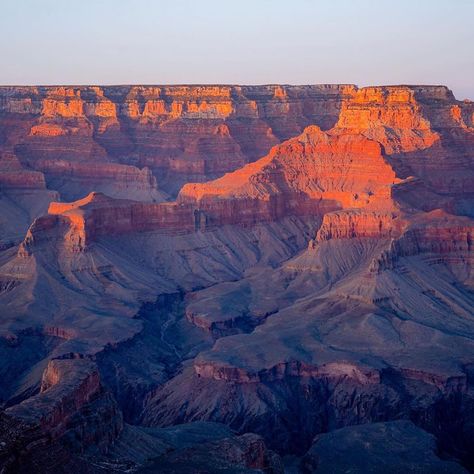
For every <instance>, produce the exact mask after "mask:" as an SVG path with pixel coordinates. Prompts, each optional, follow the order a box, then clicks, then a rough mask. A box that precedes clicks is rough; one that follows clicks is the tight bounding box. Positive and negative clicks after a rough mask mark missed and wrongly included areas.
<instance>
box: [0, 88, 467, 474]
mask: <svg viewBox="0 0 474 474" xmlns="http://www.w3.org/2000/svg"><path fill="white" fill-rule="evenodd" d="M473 238H474V102H471V101H468V100H465V101H459V100H457V99H456V98H455V97H454V95H453V93H452V92H451V91H450V90H449V89H448V88H447V87H445V86H438V85H433V86H429V85H426V86H425V85H413V86H410V85H398V86H375V87H363V88H359V87H357V86H355V85H350V84H345V85H311V86H290V85H266V86H237V85H235V86H219V85H215V86H210V85H202V86H199V85H195V86H100V87H99V86H38V87H33V86H32V87H23V86H18V87H15V86H3V87H0V376H1V378H2V384H1V385H0V473H5V474H6V473H10V472H11V473H13V472H25V473H26V472H38V473H49V472H71V469H74V470H75V471H76V472H83V473H101V472H143V473H145V472H163V473H168V472H169V473H175V472H216V473H217V472H239V473H240V472H242V473H244V472H249V473H250V472H265V473H268V474H272V473H275V474H276V473H278V474H279V473H283V472H290V473H311V472H315V473H320V472H321V473H323V472H329V469H332V471H331V472H337V473H339V472H341V473H342V472H347V469H349V468H351V469H352V471H351V472H360V473H363V472H364V473H365V472H381V471H384V472H385V471H386V472H394V473H395V472H401V470H403V471H406V472H426V473H428V472H430V473H431V472H440V473H441V472H446V473H447V472H459V473H461V472H474V457H473V455H472V453H473V452H474V428H473V427H474V270H473V264H474V247H473ZM368 458H370V460H371V465H370V466H369V467H370V468H373V469H375V470H373V471H370V470H368V469H369V467H368V465H367V459H368ZM349 461H350V462H349ZM348 462H349V465H348V464H347V463H348Z"/></svg>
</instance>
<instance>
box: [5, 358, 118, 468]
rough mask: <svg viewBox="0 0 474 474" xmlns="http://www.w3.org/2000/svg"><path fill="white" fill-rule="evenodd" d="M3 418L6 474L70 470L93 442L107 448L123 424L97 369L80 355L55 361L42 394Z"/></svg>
mask: <svg viewBox="0 0 474 474" xmlns="http://www.w3.org/2000/svg"><path fill="white" fill-rule="evenodd" d="M0 416H1V422H0V423H1V437H2V443H1V448H0V449H1V451H0V460H1V463H2V464H1V467H2V469H3V470H4V472H31V471H35V472H51V471H53V470H55V471H56V472H66V471H67V469H68V466H69V468H72V466H73V464H74V462H75V461H74V457H76V458H78V457H79V456H80V455H81V454H82V453H83V452H84V451H85V450H86V449H87V448H88V447H89V446H94V447H95V449H97V450H98V451H99V452H100V451H101V452H106V451H107V449H108V448H109V446H110V445H111V443H112V442H113V441H114V440H115V439H116V438H117V437H118V435H119V434H120V432H121V430H122V428H123V424H122V418H121V414H120V412H119V411H118V408H117V405H116V403H115V401H114V400H113V399H112V398H111V396H110V395H109V394H107V392H105V391H104V389H103V387H102V386H101V384H100V378H99V374H98V372H97V368H96V367H94V364H93V363H92V362H90V361H86V360H81V359H76V360H52V361H51V362H50V363H49V365H48V367H47V368H46V370H45V371H44V374H43V380H42V384H41V389H40V393H39V394H38V395H35V396H33V397H31V398H28V399H27V400H25V401H24V402H22V403H20V404H18V405H14V406H13V407H11V408H8V409H7V410H5V412H3V413H1V414H0ZM76 462H77V461H76ZM80 465H81V463H80V462H79V465H78V466H77V467H79V468H80Z"/></svg>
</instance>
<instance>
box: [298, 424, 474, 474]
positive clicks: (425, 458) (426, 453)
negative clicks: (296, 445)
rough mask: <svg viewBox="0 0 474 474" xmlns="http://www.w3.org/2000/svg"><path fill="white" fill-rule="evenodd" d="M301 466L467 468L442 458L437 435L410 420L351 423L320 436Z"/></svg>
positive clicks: (392, 471) (392, 470) (338, 472)
mask: <svg viewBox="0 0 474 474" xmlns="http://www.w3.org/2000/svg"><path fill="white" fill-rule="evenodd" d="M301 467H302V471H303V472H304V473H305V474H310V473H323V472H332V473H334V474H342V473H345V472H348V471H349V472H353V473H354V474H356V473H357V474H362V473H364V474H365V473H374V474H375V473H378V472H386V473H387V474H398V473H400V472H407V473H410V472H412V473H420V474H422V473H423V474H429V473H435V472H436V473H439V474H441V473H445V474H448V473H453V474H454V473H459V474H461V473H467V472H468V471H467V470H465V469H464V468H462V467H461V466H460V465H459V464H457V463H454V462H449V461H445V460H442V459H440V458H439V457H438V456H437V446H436V440H435V438H434V437H433V436H432V435H429V434H428V433H426V432H424V431H423V430H420V429H419V428H417V427H416V426H415V425H414V424H413V423H411V422H409V421H393V422H388V423H374V424H368V425H360V426H351V427H348V428H342V429H340V430H335V431H332V432H331V433H326V434H323V435H320V436H317V437H316V439H315V440H314V444H313V445H312V447H311V448H310V450H309V451H308V453H307V454H306V455H305V456H304V458H303V461H302V466H301Z"/></svg>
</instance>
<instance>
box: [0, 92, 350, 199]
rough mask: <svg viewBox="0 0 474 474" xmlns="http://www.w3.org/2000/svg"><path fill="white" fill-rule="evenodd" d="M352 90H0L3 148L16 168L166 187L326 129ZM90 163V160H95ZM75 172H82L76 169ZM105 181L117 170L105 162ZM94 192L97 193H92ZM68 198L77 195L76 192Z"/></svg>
mask: <svg viewBox="0 0 474 474" xmlns="http://www.w3.org/2000/svg"><path fill="white" fill-rule="evenodd" d="M353 90H354V86H255V87H252V86H250V87H245V86H163V87H153V86H149V87H148V86H129V87H126V86H117V87H3V88H0V123H1V126H2V130H3V131H4V132H3V143H4V147H7V148H8V149H9V150H11V151H12V152H14V153H16V154H17V155H18V156H19V157H20V159H21V161H22V163H24V165H25V166H28V167H31V168H33V169H43V170H44V171H45V173H46V176H47V179H48V180H50V179H53V178H54V176H55V175H57V174H60V173H61V172H62V171H63V169H64V165H62V166H61V165H59V166H58V167H57V166H56V163H57V159H58V156H61V160H66V161H73V162H74V165H73V166H74V168H70V169H69V173H70V175H71V177H75V176H76V173H77V174H79V176H80V175H81V172H82V173H84V172H86V170H87V169H88V165H89V164H90V163H91V162H92V163H97V162H98V163H102V162H112V163H116V164H117V166H118V165H120V164H128V165H133V166H136V167H138V168H139V169H142V168H143V167H145V166H146V167H148V168H150V169H151V170H152V171H153V172H154V173H155V175H156V176H159V177H160V183H159V184H160V186H161V185H162V186H164V188H165V189H166V190H167V191H171V192H172V193H174V192H176V191H177V189H179V185H180V184H181V183H184V182H186V181H190V180H199V181H203V180H205V179H209V178H212V177H216V176H218V175H222V174H223V173H225V172H228V171H233V170H235V169H237V168H239V167H241V166H243V165H244V164H245V163H248V162H249V161H253V160H255V159H256V158H258V157H260V156H262V155H264V154H265V153H266V152H267V151H268V150H269V148H270V147H271V146H272V145H275V144H276V143H279V142H280V141H281V140H284V139H287V138H289V137H291V136H294V135H296V134H298V133H299V132H301V130H302V129H303V127H304V126H306V125H309V124H312V123H316V124H318V125H321V126H322V127H324V128H330V127H331V126H332V125H333V124H334V123H335V122H336V120H337V117H338V113H339V108H340V106H341V102H342V100H343V98H344V97H345V96H346V95H348V94H350V93H351V92H352V91H353ZM96 166H98V165H96ZM83 170H84V171H83ZM107 174H108V177H109V179H116V176H117V175H120V172H119V169H117V170H115V169H114V168H113V167H111V168H109V169H108V171H107ZM95 190H99V191H100V190H101V189H97V188H96V189H95ZM69 197H72V198H77V197H80V196H78V195H77V194H76V195H71V196H69Z"/></svg>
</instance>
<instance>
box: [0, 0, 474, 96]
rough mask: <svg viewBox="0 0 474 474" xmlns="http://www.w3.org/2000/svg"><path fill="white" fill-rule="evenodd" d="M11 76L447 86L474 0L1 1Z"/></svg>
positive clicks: (458, 83)
mask: <svg viewBox="0 0 474 474" xmlns="http://www.w3.org/2000/svg"><path fill="white" fill-rule="evenodd" d="M0 6H1V10H0V12H1V15H0V58H1V68H0V83H1V84H91V83H94V84H125V83H127V84H128V83H142V84H165V83H239V84H261V83H295V84H312V83H356V84H359V85H367V84H399V83H425V84H446V85H448V86H449V87H451V88H452V89H453V90H454V92H455V94H456V96H457V97H458V98H460V99H462V98H465V97H469V98H471V99H474V0H392V1H391V0H239V1H231V0H228V1H225V0H221V1H218V0H194V1H193V0H1V1H0Z"/></svg>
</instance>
